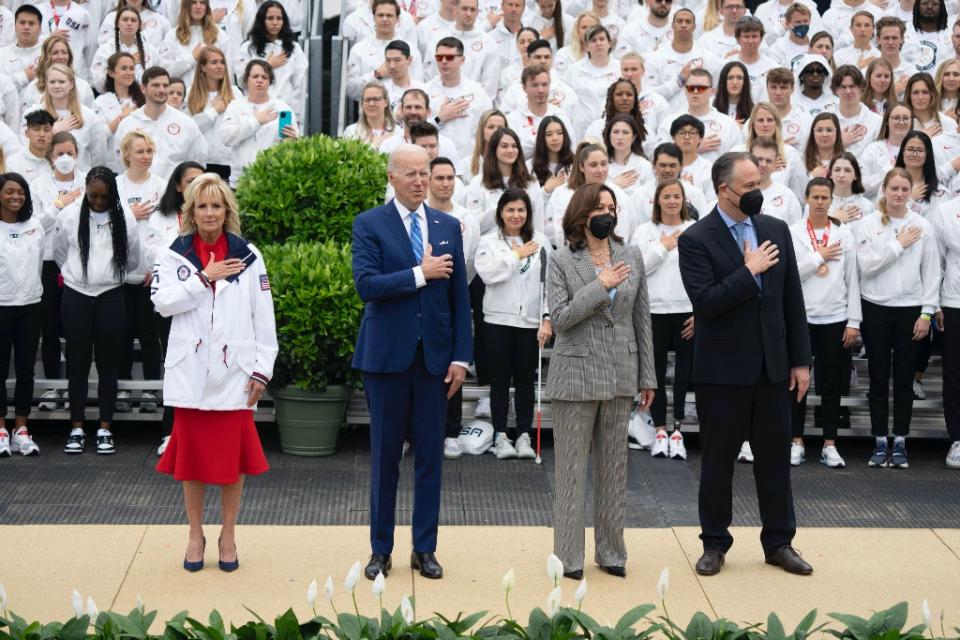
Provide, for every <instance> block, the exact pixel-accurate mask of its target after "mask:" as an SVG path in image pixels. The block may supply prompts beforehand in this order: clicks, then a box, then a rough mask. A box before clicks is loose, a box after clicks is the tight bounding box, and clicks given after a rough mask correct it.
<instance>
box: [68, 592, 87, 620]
mask: <svg viewBox="0 0 960 640" xmlns="http://www.w3.org/2000/svg"><path fill="white" fill-rule="evenodd" d="M70 604H71V605H73V612H74V613H75V614H76V616H77V617H78V618H79V617H80V616H82V615H83V613H84V612H83V596H81V595H80V592H79V591H77V590H76V589H74V590H73V596H71V598H70Z"/></svg>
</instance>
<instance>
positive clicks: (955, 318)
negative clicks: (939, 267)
mask: <svg viewBox="0 0 960 640" xmlns="http://www.w3.org/2000/svg"><path fill="white" fill-rule="evenodd" d="M943 326H944V327H945V328H946V331H944V332H943V333H941V334H940V335H941V336H943V417H944V419H945V420H946V422H947V433H948V434H950V439H951V440H960V309H952V308H949V307H944V308H943ZM950 329H953V331H951V330H950Z"/></svg>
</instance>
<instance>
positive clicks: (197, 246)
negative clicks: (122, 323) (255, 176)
mask: <svg viewBox="0 0 960 640" xmlns="http://www.w3.org/2000/svg"><path fill="white" fill-rule="evenodd" d="M239 233H240V217H239V215H238V212H237V203H236V200H235V199H234V197H233V193H232V192H231V191H230V189H229V188H228V187H227V185H226V184H225V183H224V182H223V180H221V179H220V177H219V176H217V175H215V174H212V173H205V174H203V175H201V176H199V177H198V178H196V179H195V180H194V181H193V182H192V183H191V185H190V187H189V188H188V189H187V191H186V194H185V201H184V205H183V222H182V226H181V235H180V236H179V237H178V238H177V239H176V240H174V242H173V244H172V245H170V247H169V248H167V249H165V250H163V251H160V252H159V255H158V264H157V266H156V267H155V271H154V278H153V285H152V286H153V289H152V292H151V298H152V300H153V304H154V306H155V307H156V310H157V313H159V314H160V315H162V316H164V317H170V318H172V322H171V327H170V340H169V344H168V347H167V355H166V361H165V363H164V367H165V373H164V379H163V399H164V404H165V405H168V406H172V407H175V409H174V418H173V434H172V435H171V437H170V443H169V444H168V445H167V450H166V451H165V452H164V454H163V457H161V458H160V462H159V463H158V464H157V471H159V472H161V473H167V474H171V475H172V476H173V477H174V479H175V480H179V481H181V482H183V499H184V502H185V504H186V510H187V519H188V520H189V522H190V540H189V542H188V544H187V551H186V555H185V556H184V560H183V568H184V569H186V570H187V571H199V570H200V569H202V568H203V554H204V548H205V546H206V538H205V537H204V535H203V497H204V491H205V488H206V485H208V484H215V485H219V486H220V498H221V502H222V505H223V526H222V528H221V530H220V539H219V542H218V547H219V565H220V569H222V570H223V571H234V570H236V569H237V568H238V567H239V565H240V562H239V560H238V559H237V545H236V538H235V524H236V521H237V514H238V513H239V512H240V495H241V493H242V490H243V479H244V476H247V475H257V474H260V473H263V472H264V471H266V470H267V468H268V467H267V460H266V458H265V457H264V455H263V448H262V447H261V446H260V439H259V437H258V436H257V430H256V427H255V425H254V423H253V409H254V408H255V406H256V404H257V401H258V400H259V399H260V396H261V395H263V392H264V390H265V389H266V385H267V383H268V382H269V381H270V376H271V375H272V373H273V361H274V359H275V358H276V355H277V334H276V327H275V325H274V319H273V298H272V296H271V293H270V280H269V279H268V277H267V271H266V266H265V265H264V263H263V256H261V255H260V252H259V251H257V249H256V248H255V247H254V246H253V245H252V244H250V243H249V242H247V241H246V240H244V239H243V238H241V237H240V235H239Z"/></svg>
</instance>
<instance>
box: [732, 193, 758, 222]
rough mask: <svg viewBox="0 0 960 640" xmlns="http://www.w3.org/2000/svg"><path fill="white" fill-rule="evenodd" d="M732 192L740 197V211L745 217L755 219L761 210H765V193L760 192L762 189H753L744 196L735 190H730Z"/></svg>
mask: <svg viewBox="0 0 960 640" xmlns="http://www.w3.org/2000/svg"><path fill="white" fill-rule="evenodd" d="M728 188H729V187H728ZM730 191H732V192H733V193H736V194H737V195H738V196H740V211H743V213H744V214H745V215H748V216H750V217H753V216H755V215H757V214H758V213H760V209H762V208H763V191H760V189H751V190H750V191H747V192H746V193H742V194H741V193H737V192H736V191H734V190H733V189H730Z"/></svg>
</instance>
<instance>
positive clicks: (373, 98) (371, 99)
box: [363, 96, 383, 104]
mask: <svg viewBox="0 0 960 640" xmlns="http://www.w3.org/2000/svg"><path fill="white" fill-rule="evenodd" d="M378 102H383V96H370V97H368V98H364V99H363V104H376V103H378Z"/></svg>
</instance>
